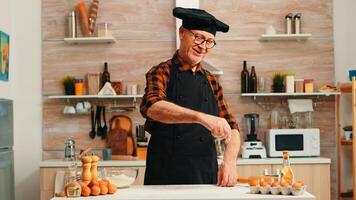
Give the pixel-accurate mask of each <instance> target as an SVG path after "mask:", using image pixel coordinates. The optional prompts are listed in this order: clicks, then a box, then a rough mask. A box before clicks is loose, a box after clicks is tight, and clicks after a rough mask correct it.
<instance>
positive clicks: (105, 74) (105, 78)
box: [101, 62, 110, 88]
mask: <svg viewBox="0 0 356 200" xmlns="http://www.w3.org/2000/svg"><path fill="white" fill-rule="evenodd" d="M106 82H110V73H109V69H108V63H107V62H105V63H104V72H103V74H102V75H101V88H103V87H104V85H105V83H106Z"/></svg>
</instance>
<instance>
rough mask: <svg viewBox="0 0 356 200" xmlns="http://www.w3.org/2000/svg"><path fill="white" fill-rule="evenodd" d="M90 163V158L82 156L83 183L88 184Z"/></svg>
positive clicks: (90, 176) (90, 177)
mask: <svg viewBox="0 0 356 200" xmlns="http://www.w3.org/2000/svg"><path fill="white" fill-rule="evenodd" d="M91 162H92V157H91V156H83V157H82V169H83V170H82V181H84V182H85V183H87V184H89V183H90V181H91V179H92V175H91V171H90V169H91Z"/></svg>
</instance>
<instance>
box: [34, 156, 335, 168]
mask: <svg viewBox="0 0 356 200" xmlns="http://www.w3.org/2000/svg"><path fill="white" fill-rule="evenodd" d="M290 161H291V163H292V164H330V163H331V159H330V158H324V157H306V158H290ZM218 162H219V163H221V160H218ZM69 163H71V162H68V161H64V160H60V159H54V160H46V161H41V162H40V163H39V167H40V168H47V167H68V165H69ZM77 164H78V166H81V162H80V161H78V162H77ZM266 164H282V158H265V159H242V158H239V159H238V160H237V162H236V165H266ZM99 166H100V167H145V166H146V161H145V160H134V161H126V160H110V161H99Z"/></svg>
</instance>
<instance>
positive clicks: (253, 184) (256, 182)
mask: <svg viewBox="0 0 356 200" xmlns="http://www.w3.org/2000/svg"><path fill="white" fill-rule="evenodd" d="M248 184H249V185H250V186H257V185H258V180H250V181H249V182H248Z"/></svg>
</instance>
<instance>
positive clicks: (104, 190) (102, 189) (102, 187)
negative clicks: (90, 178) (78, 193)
mask: <svg viewBox="0 0 356 200" xmlns="http://www.w3.org/2000/svg"><path fill="white" fill-rule="evenodd" d="M108 191H109V189H108V187H107V186H106V185H104V184H102V185H100V194H101V195H105V194H107V193H108Z"/></svg>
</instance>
